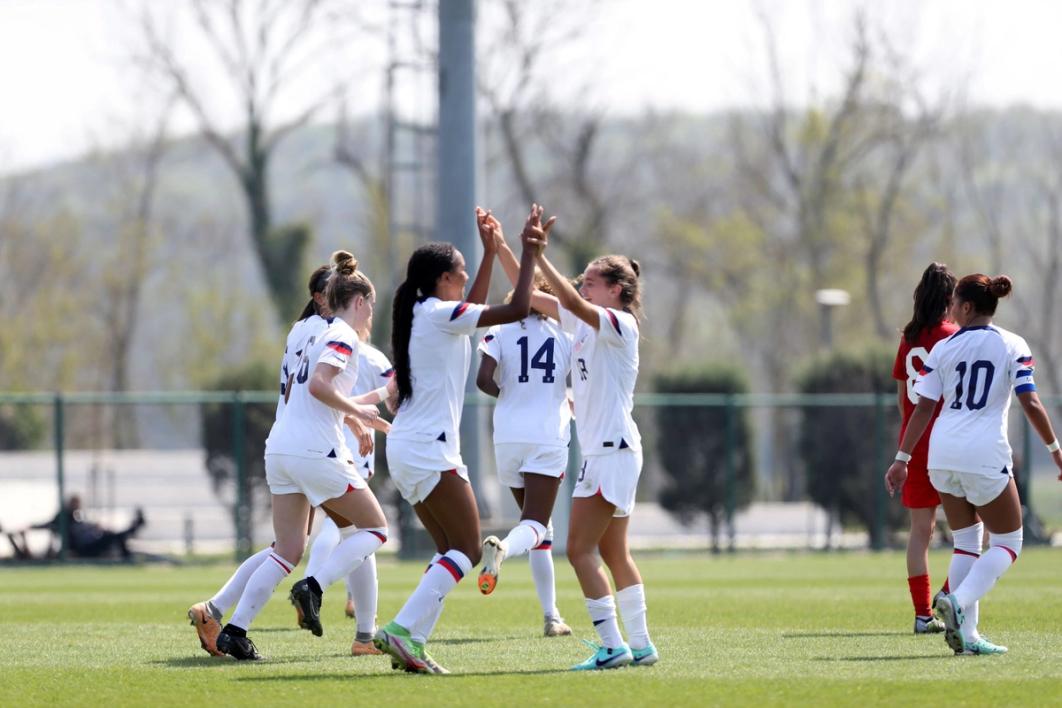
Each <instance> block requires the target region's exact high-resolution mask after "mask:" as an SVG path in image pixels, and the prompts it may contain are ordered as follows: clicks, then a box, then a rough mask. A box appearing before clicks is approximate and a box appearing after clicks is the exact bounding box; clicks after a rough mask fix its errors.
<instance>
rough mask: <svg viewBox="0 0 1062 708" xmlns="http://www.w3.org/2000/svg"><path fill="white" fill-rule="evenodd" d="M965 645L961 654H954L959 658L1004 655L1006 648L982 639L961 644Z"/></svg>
mask: <svg viewBox="0 0 1062 708" xmlns="http://www.w3.org/2000/svg"><path fill="white" fill-rule="evenodd" d="M963 644H964V645H965V646H964V648H963V650H962V651H961V652H955V653H956V655H959V656H975V655H989V654H1006V653H1007V648H1006V647H1004V646H1000V645H999V644H993V643H992V642H990V641H988V640H987V639H985V638H984V637H978V638H977V640H976V641H973V642H963Z"/></svg>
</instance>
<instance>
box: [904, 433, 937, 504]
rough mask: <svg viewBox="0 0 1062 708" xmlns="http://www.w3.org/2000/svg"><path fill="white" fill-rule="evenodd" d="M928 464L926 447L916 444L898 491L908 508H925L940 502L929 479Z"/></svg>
mask: <svg viewBox="0 0 1062 708" xmlns="http://www.w3.org/2000/svg"><path fill="white" fill-rule="evenodd" d="M919 448H921V449H919ZM919 453H921V454H919ZM928 466H929V454H928V451H927V450H926V447H924V446H921V445H918V446H916V447H915V450H914V454H913V455H912V456H911V461H910V462H908V463H907V481H906V482H904V483H903V489H902V490H901V493H900V494H901V499H902V500H903V505H904V506H905V507H907V508H908V509H927V508H929V507H933V506H937V505H939V504H940V495H938V494H937V490H936V489H934V488H933V485H932V483H930V481H929V470H928Z"/></svg>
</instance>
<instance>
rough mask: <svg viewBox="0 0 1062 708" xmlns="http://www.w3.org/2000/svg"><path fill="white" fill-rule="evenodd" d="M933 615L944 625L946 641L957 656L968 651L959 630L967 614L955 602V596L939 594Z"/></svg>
mask: <svg viewBox="0 0 1062 708" xmlns="http://www.w3.org/2000/svg"><path fill="white" fill-rule="evenodd" d="M933 614H934V615H935V616H936V618H937V619H939V620H940V621H941V622H943V623H944V641H946V642H947V643H948V646H949V647H951V648H952V650H953V651H954V652H955V653H956V654H961V653H962V652H963V650H965V649H966V644H965V642H964V641H963V639H962V633H961V632H960V631H959V630H960V629H961V628H962V624H963V622H964V621H965V619H966V613H965V612H963V610H962V608H961V607H959V603H958V602H956V601H955V596H954V595H952V594H950V593H938V594H937V601H936V602H935V603H934V605H933Z"/></svg>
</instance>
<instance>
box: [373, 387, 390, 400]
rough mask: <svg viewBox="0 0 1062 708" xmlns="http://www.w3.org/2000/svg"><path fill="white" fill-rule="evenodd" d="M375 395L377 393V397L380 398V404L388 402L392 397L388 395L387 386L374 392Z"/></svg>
mask: <svg viewBox="0 0 1062 708" xmlns="http://www.w3.org/2000/svg"><path fill="white" fill-rule="evenodd" d="M373 393H375V394H376V395H377V397H379V399H380V403H383V402H384V401H386V400H387V397H388V396H389V395H390V393H388V391H387V387H386V386H381V387H380V388H378V389H375V390H374V391H373Z"/></svg>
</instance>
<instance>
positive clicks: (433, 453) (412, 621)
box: [374, 232, 542, 673]
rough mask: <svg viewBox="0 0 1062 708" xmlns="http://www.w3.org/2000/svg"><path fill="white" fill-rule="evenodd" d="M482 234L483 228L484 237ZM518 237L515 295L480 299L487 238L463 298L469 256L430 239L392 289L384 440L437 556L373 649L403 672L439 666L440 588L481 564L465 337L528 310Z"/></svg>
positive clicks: (528, 261)
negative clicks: (469, 452) (390, 407)
mask: <svg viewBox="0 0 1062 708" xmlns="http://www.w3.org/2000/svg"><path fill="white" fill-rule="evenodd" d="M481 236H482V234H481ZM541 247H542V244H541V243H540V242H539V241H538V240H537V239H536V238H535V237H534V235H533V234H531V233H530V232H528V233H525V234H524V242H523V259H522V261H521V266H520V274H519V276H518V278H517V284H516V288H515V291H514V293H513V298H512V302H510V303H508V304H505V305H489V306H486V305H483V304H482V303H483V302H484V301H485V300H486V298H487V290H488V288H489V286H490V275H491V268H492V265H493V262H494V256H495V252H496V244H495V243H494V242H493V240H489V239H488V240H485V241H484V243H483V260H482V261H481V262H480V266H479V270H478V272H477V273H476V279H475V282H474V283H473V284H472V288H471V290H470V291H469V293H468V297H467V298H466V297H465V284H466V283H467V282H468V274H467V273H466V272H465V259H464V256H462V255H461V252H460V251H458V250H457V249H456V248H454V247H453V245H451V244H448V243H429V244H426V245H424V246H421V247H420V248H418V249H417V250H416V251H414V252H413V255H412V256H410V259H409V265H408V266H407V269H406V280H405V282H403V283H402V284H401V285H400V286H399V287H398V290H397V291H396V292H395V298H394V312H393V324H392V328H391V343H392V355H393V357H394V364H395V382H396V385H397V388H398V409H397V412H396V413H395V418H394V422H393V424H392V427H391V432H390V434H389V435H388V437H387V461H388V467H389V469H390V472H391V481H392V482H394V484H395V486H396V487H397V488H398V491H399V493H401V495H402V497H403V498H404V499H405V500H406V501H407V502H409V504H411V505H412V506H413V509H414V510H415V511H416V513H417V516H418V518H420V520H421V522H422V523H423V524H424V527H425V528H426V529H427V530H428V533H429V534H431V537H432V540H434V541H435V545H436V550H437V551H438V553H437V554H436V557H435V558H434V559H433V560H432V563H431V565H430V566H429V567H428V570H427V571H426V572H425V573H424V575H423V576H422V577H421V580H420V583H419V584H418V585H417V588H416V589H415V590H414V591H413V594H412V595H410V597H409V599H408V600H407V601H406V603H405V605H403V607H402V609H401V610H400V611H399V613H398V614H397V615H396V616H395V619H394V620H393V621H392V622H390V623H388V624H387V625H385V626H384V627H382V628H381V629H380V630H379V631H378V632H377V633H376V637H375V639H374V643H375V644H376V647H377V648H378V649H380V650H382V651H386V652H387V653H388V654H390V655H391V656H392V657H393V658H394V660H395V662H397V663H398V665H400V666H404V667H405V668H406V670H408V671H414V672H418V673H445V669H443V668H442V667H440V666H439V665H438V664H437V663H435V662H434V661H433V660H432V659H431V657H430V656H429V655H428V654H427V652H426V650H425V644H426V643H427V640H428V638H429V637H430V636H431V632H432V629H433V628H434V626H435V623H436V621H437V620H438V618H439V615H440V614H441V612H442V608H443V602H444V600H445V598H446V595H447V594H448V593H449V592H450V591H451V590H453V588H454V587H455V586H456V585H457V583H458V582H459V581H460V580H461V578H463V577H464V575H465V574H466V573H468V572H469V571H470V570H472V567H473V566H474V565H475V564H476V563H478V562H479V559H480V555H481V551H480V544H481V543H482V539H481V537H480V530H479V509H478V508H477V506H476V498H475V495H473V493H472V487H471V485H470V484H469V482H468V471H467V469H466V467H465V465H464V463H463V462H462V460H461V450H460V440H459V427H460V423H461V410H462V408H463V406H464V398H465V382H466V380H467V378H468V367H469V364H470V363H471V360H472V346H471V343H470V342H469V335H470V334H471V333H472V332H473V331H475V330H476V328H477V327H490V326H492V325H498V324H504V323H506V322H516V321H518V320H521V319H523V318H525V317H527V314H528V312H529V311H530V295H531V277H532V275H533V272H534V260H535V251H536V250H537V249H540V248H541Z"/></svg>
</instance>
